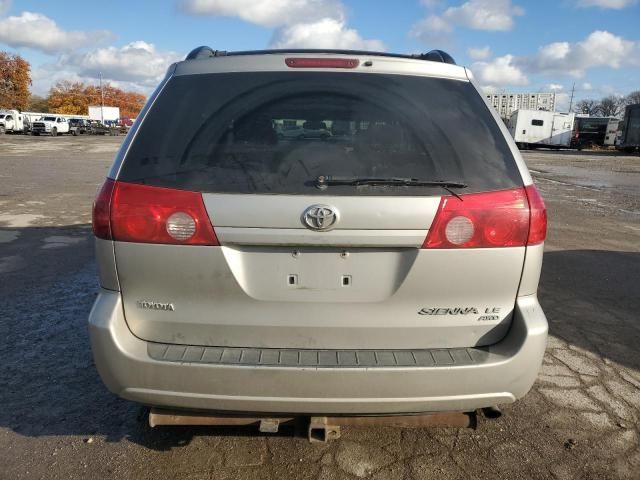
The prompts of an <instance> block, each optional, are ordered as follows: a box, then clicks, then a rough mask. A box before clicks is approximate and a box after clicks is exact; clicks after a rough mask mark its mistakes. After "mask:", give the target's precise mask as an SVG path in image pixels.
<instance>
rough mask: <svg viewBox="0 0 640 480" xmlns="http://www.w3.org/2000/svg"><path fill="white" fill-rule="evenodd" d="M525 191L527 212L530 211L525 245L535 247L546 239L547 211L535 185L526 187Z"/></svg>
mask: <svg viewBox="0 0 640 480" xmlns="http://www.w3.org/2000/svg"><path fill="white" fill-rule="evenodd" d="M525 191H526V192H527V198H528V200H529V210H530V211H531V221H530V225H529V238H528V239H527V245H535V244H537V243H542V242H544V239H545V238H547V209H546V208H545V206H544V201H543V200H542V197H541V196H540V192H538V189H537V188H536V186H535V185H529V186H527V187H526V188H525Z"/></svg>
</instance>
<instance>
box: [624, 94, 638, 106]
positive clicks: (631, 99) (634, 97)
mask: <svg viewBox="0 0 640 480" xmlns="http://www.w3.org/2000/svg"><path fill="white" fill-rule="evenodd" d="M624 103H625V105H634V104H636V103H640V90H636V91H634V92H631V93H630V94H629V95H627V96H626V97H624Z"/></svg>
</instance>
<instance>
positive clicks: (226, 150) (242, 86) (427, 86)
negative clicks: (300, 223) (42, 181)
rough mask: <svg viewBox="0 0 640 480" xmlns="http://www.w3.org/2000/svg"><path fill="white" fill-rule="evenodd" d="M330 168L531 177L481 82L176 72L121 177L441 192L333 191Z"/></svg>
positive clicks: (472, 178) (495, 181)
mask: <svg viewBox="0 0 640 480" xmlns="http://www.w3.org/2000/svg"><path fill="white" fill-rule="evenodd" d="M321 175H322V176H349V177H352V176H357V177H376V178H387V177H403V178H407V177H408V178H418V179H421V180H450V181H458V182H463V183H466V184H467V185H468V186H469V188H468V189H466V190H465V192H468V191H488V190H498V189H505V188H512V187H514V186H517V185H521V184H522V180H521V178H520V175H519V173H518V170H517V167H516V165H515V161H514V159H513V156H512V154H511V151H510V149H509V146H508V144H507V142H506V140H505V139H504V137H503V136H502V133H501V131H500V129H499V128H498V126H497V124H496V122H495V120H494V119H493V117H492V115H491V114H490V112H489V110H488V107H487V106H486V104H485V102H484V100H483V99H482V97H481V96H480V95H479V94H478V93H477V91H476V90H475V89H474V88H473V86H472V85H471V84H470V83H468V82H463V81H454V80H445V79H437V78H426V77H416V76H402V75H378V74H361V73H326V72H313V73H310V72H254V73H249V74H247V73H225V74H199V75H189V76H176V77H174V78H172V79H171V80H170V81H169V82H168V83H167V85H166V86H165V88H164V89H163V91H162V93H161V94H160V96H159V97H158V98H157V99H156V102H155V103H154V105H153V107H152V108H151V110H150V111H149V113H148V114H147V116H146V118H145V119H144V121H143V123H142V124H141V126H140V129H139V131H138V133H137V135H136V137H135V139H134V140H133V142H132V144H131V146H130V148H129V150H128V152H127V155H126V157H125V159H124V163H123V165H122V168H121V171H120V174H119V179H120V180H123V181H128V182H135V183H143V184H149V185H156V186H163V187H170V188H180V189H187V190H196V191H203V192H217V193H257V194H313V195H321V194H329V195H335V194H340V195H432V194H434V189H433V187H419V188H416V187H399V186H391V187H390V186H368V187H354V186H332V187H331V188H329V189H328V190H325V191H321V190H318V189H317V188H316V186H315V179H316V178H317V177H318V176H321ZM437 193H438V194H439V193H441V192H440V191H438V192H437Z"/></svg>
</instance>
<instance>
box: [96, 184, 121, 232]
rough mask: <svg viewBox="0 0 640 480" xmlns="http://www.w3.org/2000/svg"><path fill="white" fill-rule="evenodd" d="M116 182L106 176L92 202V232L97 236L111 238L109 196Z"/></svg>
mask: <svg viewBox="0 0 640 480" xmlns="http://www.w3.org/2000/svg"><path fill="white" fill-rule="evenodd" d="M115 185H116V182H114V181H113V180H112V179H110V178H107V179H106V180H105V182H104V184H103V185H102V188H101V189H100V191H99V192H98V196H97V197H96V201H95V202H93V234H94V235H95V236H96V237H98V238H104V239H106V240H111V221H110V220H109V213H110V210H111V196H112V195H113V188H114V187H115Z"/></svg>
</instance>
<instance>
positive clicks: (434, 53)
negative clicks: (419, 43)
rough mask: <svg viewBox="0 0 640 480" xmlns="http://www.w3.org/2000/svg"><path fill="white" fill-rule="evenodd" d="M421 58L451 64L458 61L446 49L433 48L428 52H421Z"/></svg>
mask: <svg viewBox="0 0 640 480" xmlns="http://www.w3.org/2000/svg"><path fill="white" fill-rule="evenodd" d="M420 59H421V60H430V61H432V62H442V63H449V64H451V65H456V61H455V60H454V59H453V57H452V56H451V55H449V54H448V53H447V52H445V51H444V50H431V51H430V52H427V53H421V54H420Z"/></svg>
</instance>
